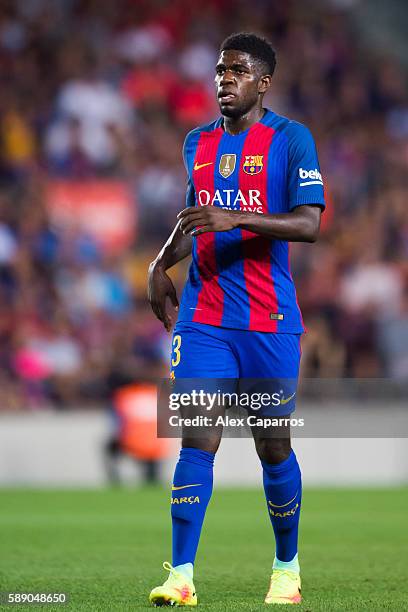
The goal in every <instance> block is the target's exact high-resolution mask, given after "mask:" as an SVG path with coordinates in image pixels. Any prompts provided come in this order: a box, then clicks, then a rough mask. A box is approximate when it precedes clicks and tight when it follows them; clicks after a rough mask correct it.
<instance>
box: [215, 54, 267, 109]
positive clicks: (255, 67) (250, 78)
mask: <svg viewBox="0 0 408 612" xmlns="http://www.w3.org/2000/svg"><path fill="white" fill-rule="evenodd" d="M215 71H216V75H215V85H216V90H217V99H218V104H219V106H220V110H221V114H222V115H224V116H225V117H234V118H239V117H242V116H243V115H245V114H246V113H247V112H248V111H250V110H251V108H253V107H254V106H255V105H256V104H257V102H258V99H259V94H260V93H264V92H265V91H266V89H268V85H267V84H266V83H265V82H264V81H265V79H263V78H262V74H261V70H260V67H259V63H258V62H256V60H254V59H253V58H252V56H251V55H249V53H245V52H243V51H234V50H230V51H222V52H221V55H220V57H219V60H218V63H217V66H216V69H215Z"/></svg>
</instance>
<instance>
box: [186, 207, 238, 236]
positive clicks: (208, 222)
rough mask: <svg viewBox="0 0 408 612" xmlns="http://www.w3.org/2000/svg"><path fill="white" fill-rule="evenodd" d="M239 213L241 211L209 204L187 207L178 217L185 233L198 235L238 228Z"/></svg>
mask: <svg viewBox="0 0 408 612" xmlns="http://www.w3.org/2000/svg"><path fill="white" fill-rule="evenodd" d="M239 213H240V211H234V210H224V209H223V208H220V207H219V206H211V205H209V206H197V207H194V208H192V207H190V208H185V209H184V210H182V211H181V212H180V213H179V214H178V215H177V218H178V219H181V224H180V229H181V230H182V232H183V234H191V235H192V236H198V235H199V234H205V233H206V232H228V230H231V229H234V228H236V227H237V226H238V218H239ZM195 228H196V229H195Z"/></svg>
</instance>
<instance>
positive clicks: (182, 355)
mask: <svg viewBox="0 0 408 612" xmlns="http://www.w3.org/2000/svg"><path fill="white" fill-rule="evenodd" d="M300 338H301V334H277V333H271V332H256V331H248V330H241V329H228V328H225V327H216V326H213V325H207V324H203V323H183V322H180V323H177V324H176V326H175V328H174V332H173V341H172V353H171V369H170V371H171V378H174V379H175V380H179V379H180V378H181V379H185V378H187V379H201V378H204V379H212V380H214V381H215V380H219V379H229V378H232V379H269V380H272V379H273V380H274V381H275V380H276V379H280V380H286V381H287V382H288V384H287V385H284V388H285V389H287V391H285V393H284V395H285V396H286V397H290V396H291V395H292V394H293V395H294V392H296V386H297V379H298V376H299V364H300V356H301V347H300ZM240 384H241V383H240ZM278 384H279V382H278ZM258 385H259V382H258ZM280 386H281V387H282V385H280ZM294 405H295V402H294V401H293V402H290V405H288V406H287V407H286V408H285V410H286V413H289V412H292V411H293V410H294ZM285 410H283V406H282V412H285Z"/></svg>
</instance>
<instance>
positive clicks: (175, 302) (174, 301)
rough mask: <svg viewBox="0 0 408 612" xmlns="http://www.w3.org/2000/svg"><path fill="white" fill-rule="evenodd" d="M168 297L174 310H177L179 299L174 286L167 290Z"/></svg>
mask: <svg viewBox="0 0 408 612" xmlns="http://www.w3.org/2000/svg"><path fill="white" fill-rule="evenodd" d="M169 298H170V301H171V303H172V304H173V306H174V308H175V309H176V310H178V308H179V301H178V299H177V293H176V290H175V288H174V286H173V287H172V289H171V290H170V291H169Z"/></svg>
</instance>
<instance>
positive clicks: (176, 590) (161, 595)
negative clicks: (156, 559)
mask: <svg viewBox="0 0 408 612" xmlns="http://www.w3.org/2000/svg"><path fill="white" fill-rule="evenodd" d="M163 567H164V569H165V570H167V571H168V572H170V574H169V577H168V578H167V580H166V582H164V583H163V584H162V585H161V586H158V587H156V588H154V589H153V591H152V592H151V593H150V595H149V601H150V603H152V604H153V605H154V606H196V605H197V595H196V592H195V586H194V584H193V582H192V581H191V580H188V578H186V577H185V576H184V575H183V574H181V573H180V572H178V571H177V570H175V569H174V567H173V566H172V565H171V564H170V563H169V562H168V561H165V562H164V563H163Z"/></svg>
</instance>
